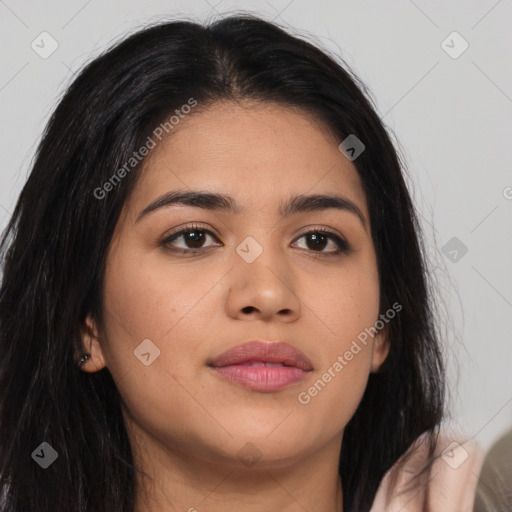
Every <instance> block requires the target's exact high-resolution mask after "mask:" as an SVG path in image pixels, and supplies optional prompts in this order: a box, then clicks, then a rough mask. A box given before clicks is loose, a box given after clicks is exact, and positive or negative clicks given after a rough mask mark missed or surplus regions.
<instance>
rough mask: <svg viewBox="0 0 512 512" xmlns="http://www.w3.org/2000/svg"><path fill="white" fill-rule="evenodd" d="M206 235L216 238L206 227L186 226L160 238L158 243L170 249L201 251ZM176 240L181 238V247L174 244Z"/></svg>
mask: <svg viewBox="0 0 512 512" xmlns="http://www.w3.org/2000/svg"><path fill="white" fill-rule="evenodd" d="M208 237H212V238H214V239H215V240H216V239H217V238H216V237H215V235H214V234H213V233H212V232H211V231H209V230H208V229H204V228H201V227H199V226H188V227H186V228H183V229H181V230H179V231H177V232H175V233H172V234H171V235H169V236H168V237H166V238H165V239H164V240H162V242H161V244H160V245H162V246H164V247H165V248H167V249H169V250H170V251H174V252H179V253H183V254H186V253H188V254H194V253H198V252H202V251H203V249H205V247H204V244H205V241H206V240H207V238H208ZM178 240H182V245H181V247H179V246H178V247H177V246H176V241H178ZM183 244H184V245H183ZM207 247H208V246H207Z"/></svg>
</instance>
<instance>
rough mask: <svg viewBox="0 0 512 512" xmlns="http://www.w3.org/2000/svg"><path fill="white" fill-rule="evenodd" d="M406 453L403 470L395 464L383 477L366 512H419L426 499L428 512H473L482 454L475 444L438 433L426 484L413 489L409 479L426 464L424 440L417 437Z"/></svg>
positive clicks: (458, 437) (426, 450)
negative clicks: (370, 506)
mask: <svg viewBox="0 0 512 512" xmlns="http://www.w3.org/2000/svg"><path fill="white" fill-rule="evenodd" d="M410 452H411V453H412V457H411V458H410V459H409V461H408V462H407V463H406V464H405V466H404V467H403V468H401V469H400V468H398V463H397V464H395V465H394V466H393V467H392V468H391V469H390V470H389V471H388V472H387V473H386V475H385V476H384V478H383V480H382V481H381V484H380V486H379V488H378V490H377V494H376V496H375V499H374V502H373V504H372V508H371V510H370V512H423V507H424V504H425V502H426V500H427V498H428V504H429V506H428V509H427V510H428V512H473V502H474V497H475V490H476V485H477V482H478V476H479V473H480V469H481V467H482V462H483V451H482V450H481V448H480V447H479V446H478V445H477V444H476V443H474V442H472V441H467V440H466V441H464V440H463V439H461V438H460V436H454V435H450V434H449V433H441V434H440V435H439V437H438V442H437V445H436V450H435V453H434V455H433V458H434V459H435V460H434V462H433V464H432V468H431V471H430V474H427V476H426V480H425V482H426V483H425V484H424V485H422V486H415V487H413V488H411V480H410V479H411V477H413V476H414V475H417V474H418V473H420V471H421V469H422V467H424V465H426V464H427V462H428V446H427V443H426V437H423V436H422V437H420V438H419V439H418V440H417V442H416V443H415V444H414V446H413V447H412V448H411V449H410ZM395 478H396V481H393V480H394V479H395ZM500 512H501V511H500Z"/></svg>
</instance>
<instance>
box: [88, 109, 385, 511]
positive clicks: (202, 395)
mask: <svg viewBox="0 0 512 512" xmlns="http://www.w3.org/2000/svg"><path fill="white" fill-rule="evenodd" d="M340 142H341V141H339V140H337V138H336V137H334V136H333V135H332V134H331V133H330V132H329V131H328V130H327V129H326V127H325V126H324V125H322V124H321V123H319V122H318V121H316V120H315V119H314V118H312V117H311V116H309V115H307V114H306V113H304V112H300V111H298V110H292V109H291V108H289V107H286V106H282V105H276V104H271V103H254V102H249V101H243V102H240V103H234V102H224V103H215V104H213V105H212V106H210V107H209V108H208V109H206V110H204V111H197V112H195V113H194V114H191V115H189V116H187V117H186V118H185V119H183V120H181V122H180V125H179V126H177V127H176V129H175V130H174V131H173V132H172V133H171V136H169V137H168V138H167V139H165V140H164V142H163V143H161V144H160V145H159V146H157V147H156V148H155V149H153V150H152V151H151V153H150V155H149V156H148V158H147V159H146V161H145V165H144V167H143V169H142V172H141V175H140V178H139V180H138V181H137V184H136V186H135V188H134V191H133V194H132V195H131V197H130V198H129V200H128V201H127V203H126V204H125V206H124V209H123V212H122V215H121V217H120V219H119V222H118V225H117V227H116V230H115V233H114V237H113V240H112V243H111V246H110V250H109V253H108V258H107V266H106V274H105V291H104V293H105V315H104V316H105V321H104V323H103V324H102V325H99V324H98V323H97V322H95V320H94V318H92V317H90V316H89V317H88V318H87V322H86V328H85V329H84V336H83V342H84V347H85V349H86V350H87V351H88V352H90V353H91V358H90V359H89V360H88V361H87V362H86V364H85V365H84V366H83V370H84V371H86V372H94V371H98V370H100V369H101V368H103V367H104V366H107V367H108V369H109V371H110V372H111V374H112V376H113V378H114V381H115V383H116V385H117V387H118V389H119V391H120V394H121V397H122V406H123V414H124V417H125V420H126V425H127V430H128V434H129V437H130V442H131V445H132V449H133V452H134V458H135V465H136V466H137V467H139V468H141V469H142V470H143V471H144V472H145V473H146V474H147V476H139V477H138V486H137V503H136V511H137V512H153V511H160V512H162V511H163V512H167V511H178V510H179V511H189V512H193V511H194V510H197V511H205V510H208V511H209V512H217V511H221V510H222V511H223V512H229V511H231V510H237V511H238V510H244V511H248V512H263V511H268V510H281V511H284V512H292V511H294V512H295V511H303V510H308V511H311V512H312V511H316V510H318V511H320V510H321V511H323V512H334V511H338V512H339V511H342V510H343V504H342V493H341V489H342V482H341V481H340V478H339V475H338V461H339V453H340V448H341V442H342V439H343V431H344V428H345V425H346V424H347V423H348V421H349V420H350V418H351V417H352V415H353V414H354V412H355V410H356V408H357V406H358V404H359V402H360V400H361V398H362V395H363V393H364V390H365V387H366V384H367V380H368V376H369V373H370V372H375V371H378V369H379V367H380V366H381V364H382V363H383V361H384V360H385V358H386V356H387V353H388V350H389V343H388V341H387V337H386V329H384V330H383V331H381V332H380V333H379V334H378V335H377V336H375V337H374V338H369V342H368V344H367V346H366V347H364V346H362V350H361V351H360V352H359V353H358V354H357V355H355V356H354V358H353V359H352V360H351V361H350V362H348V364H347V365H346V366H345V367H344V368H343V370H342V371H341V372H339V373H337V374H336V377H335V378H332V380H331V382H329V383H328V384H327V385H326V386H325V387H324V388H323V389H322V390H321V392H319V393H318V395H317V396H315V397H312V398H311V401H310V402H309V403H308V404H306V405H304V404H301V403H300V402H299V401H298V399H297V395H298V393H299V392H301V391H307V390H308V388H310V387H311V386H312V385H313V383H314V382H315V381H317V380H318V379H319V378H321V376H322V374H323V373H324V372H325V371H326V370H327V369H328V368H329V367H332V365H333V364H334V362H335V361H336V360H337V357H338V356H339V355H343V354H344V353H345V352H346V351H347V350H348V349H349V348H350V346H351V344H352V342H353V341H354V340H355V339H356V337H357V335H358V334H360V333H361V332H362V331H364V329H365V328H367V327H369V326H373V325H374V324H375V322H376V320H377V319H378V316H379V299H378V297H379V279H378V272H377V261H376V256H375V251H374V247H373V242H372V238H371V235H370V223H369V216H368V209H367V204H366V198H365V194H364V191H363V189H362V185H361V182H360V179H359V177H358V174H357V172H356V169H355V167H354V165H353V163H351V162H350V161H349V160H348V159H347V158H346V157H345V156H344V155H343V154H342V153H341V152H340V151H339V150H338V145H339V143H340ZM176 189H182V190H189V189H194V190H202V191H208V192H218V193H223V194H229V195H230V196H233V197H234V198H235V199H236V200H237V202H239V203H240V204H241V205H242V206H243V211H242V212H241V213H237V214H235V213H231V212H223V211H207V210H203V209H200V208H197V207H191V206H183V205H171V206H166V207H163V208H160V209H158V210H155V211H153V212H152V213H149V214H148V215H146V216H144V217H143V218H142V219H140V220H139V221H138V222H137V217H138V215H139V213H140V212H141V211H142V210H143V209H144V208H146V207H147V206H148V205H149V204H150V203H151V202H152V201H154V200H155V199H156V198H157V197H159V196H161V195H162V194H165V193H167V192H169V191H171V190H176ZM332 193H337V194H339V195H343V196H344V197H346V198H347V199H350V201H352V202H353V203H355V204H356V205H357V206H358V208H359V209H360V210H361V212H362V213H363V216H364V219H365V225H363V223H362V222H361V221H360V220H359V219H358V217H357V216H356V215H354V214H353V213H351V212H349V211H342V210H338V209H326V210H321V211H313V212H308V213H298V214H294V215H292V216H290V217H283V218H281V217H279V216H278V213H277V209H278V206H279V205H280V203H281V202H282V201H285V200H287V199H289V198H290V197H291V196H294V195H298V194H332ZM191 223H196V224H199V225H200V229H208V230H210V231H212V232H213V233H214V235H215V236H211V235H207V236H206V238H205V240H204V242H203V245H202V246H201V244H199V245H195V246H194V245H190V244H189V245H187V241H186V240H185V239H184V237H183V236H181V237H179V238H177V239H175V240H174V242H171V243H170V244H169V246H168V247H167V248H165V247H162V246H161V245H159V242H160V241H161V240H163V239H164V238H165V237H166V236H168V235H169V233H170V232H171V230H172V229H173V228H176V227H180V228H181V227H185V226H184V225H189V224H191ZM305 228H308V229H309V228H326V229H328V230H329V231H332V232H333V233H334V234H335V235H338V236H340V237H341V238H342V239H345V240H346V241H347V242H348V243H349V245H350V247H351V248H352V251H351V252H350V253H348V254H347V253H343V252H341V253H340V254H338V255H335V256H331V257H329V256H326V257H322V254H327V253H331V254H332V253H333V252H335V251H336V249H337V246H336V243H335V242H334V240H332V239H327V241H326V242H325V243H324V245H322V246H320V247H319V248H317V246H315V245H314V244H312V243H311V237H310V236H303V233H304V231H307V230H308V229H305ZM248 236H251V237H253V238H254V239H255V240H256V241H257V242H258V243H259V245H260V246H261V247H262V248H263V252H262V254H261V255H260V256H259V257H257V258H256V260H255V261H253V262H252V263H247V262H246V261H245V260H244V259H242V258H241V257H240V255H239V254H238V253H237V252H236V248H237V246H238V245H239V244H240V243H241V242H242V241H243V240H244V239H245V238H246V237H248ZM169 247H170V248H172V247H174V248H176V249H178V250H179V249H180V248H181V249H189V250H190V249H192V248H194V247H196V248H197V247H199V248H201V247H203V249H202V250H203V252H202V253H199V254H194V255H184V254H179V253H173V252H171V250H170V248H169ZM145 339H150V340H151V341H152V342H153V343H154V344H155V345H156V346H157V347H158V348H159V350H160V355H159V357H157V358H156V359H155V360H154V361H153V362H152V363H151V364H150V365H148V366H145V365H144V364H142V363H141V361H140V360H139V359H138V358H137V357H135V356H134V350H135V349H136V348H137V346H138V345H139V344H140V343H141V342H142V340H145ZM255 339H260V340H264V341H277V340H280V341H285V342H287V343H289V344H291V345H292V346H294V347H296V348H297V349H299V350H301V351H302V352H304V353H305V354H306V355H307V356H308V357H309V358H310V360H311V362H312V364H313V367H314V369H313V371H311V372H309V373H308V374H307V376H306V377H305V379H304V380H302V381H301V382H299V383H295V384H293V385H291V386H290V387H288V388H286V389H283V390H280V391H276V392H259V391H254V390H250V389H247V388H244V387H241V386H238V385H235V384H232V383H229V382H227V381H225V380H224V379H223V378H222V377H221V376H219V375H218V374H217V373H215V372H214V371H213V370H211V368H209V367H208V366H207V361H208V360H209V359H210V358H212V357H214V356H217V355H219V354H221V353H222V352H224V351H225V350H227V349H229V348H231V347H234V346H236V345H238V344H240V343H243V342H245V341H249V340H255ZM246 443H252V445H253V447H250V448H247V447H246V450H247V449H249V451H250V452H251V453H253V454H254V456H255V457H256V458H257V457H260V458H259V460H257V462H256V463H255V464H254V465H252V466H250V467H249V466H248V465H247V464H245V463H243V462H242V461H241V460H240V459H239V456H238V454H239V451H240V450H241V449H242V448H243V447H244V445H246ZM254 447H255V448H254Z"/></svg>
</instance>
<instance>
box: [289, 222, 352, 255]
mask: <svg viewBox="0 0 512 512" xmlns="http://www.w3.org/2000/svg"><path fill="white" fill-rule="evenodd" d="M301 238H306V240H307V241H306V245H307V247H306V249H310V250H312V251H313V252H316V253H318V256H321V257H324V256H338V255H339V254H343V253H349V252H350V251H351V247H350V245H349V244H348V243H347V242H346V241H345V240H343V239H342V238H341V237H339V236H338V235H336V234H335V233H333V232H331V231H329V230H327V229H324V228H318V229H311V230H309V231H306V232H305V233H302V235H301V236H300V237H299V238H298V239H299V240H300V239H301ZM329 242H331V246H334V250H331V251H323V249H324V248H325V247H327V246H328V244H329Z"/></svg>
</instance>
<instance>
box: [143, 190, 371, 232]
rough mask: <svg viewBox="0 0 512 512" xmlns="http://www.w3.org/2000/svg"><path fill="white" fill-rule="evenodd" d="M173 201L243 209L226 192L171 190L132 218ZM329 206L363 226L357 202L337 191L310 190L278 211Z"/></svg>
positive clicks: (217, 208) (285, 212) (234, 210)
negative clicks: (350, 216) (327, 192)
mask: <svg viewBox="0 0 512 512" xmlns="http://www.w3.org/2000/svg"><path fill="white" fill-rule="evenodd" d="M175 204H179V205H184V206H192V207H195V208H202V209H204V210H211V211H225V212H230V213H234V214H237V213H241V212H242V211H243V208H242V207H241V206H240V205H239V204H238V203H237V202H236V200H235V199H234V198H233V197H231V196H228V195H225V194H218V193H213V192H201V191H197V190H186V191H179V190H173V191H170V192H167V193H166V194H164V195H162V196H160V197H158V198H156V199H155V200H154V201H152V202H151V203H150V204H149V205H148V206H146V208H144V210H142V211H141V212H140V213H139V215H138V216H137V219H136V221H135V222H139V221H140V220H141V219H142V218H143V217H145V216H146V215H148V214H149V213H151V212H154V211H155V210H158V209H160V208H163V207H165V206H170V205H175ZM331 208H333V209H337V210H343V211H347V212H350V213H353V214H354V215H356V216H357V217H358V218H359V220H360V221H361V223H362V224H363V226H364V227H365V228H366V221H365V217H364V215H363V213H362V212H361V210H360V209H359V208H358V206H357V205H356V204H355V203H353V202H352V201H350V200H349V199H347V198H345V197H342V196H339V195H330V194H313V195H298V196H294V197H292V198H291V199H289V200H287V201H286V202H282V203H281V205H280V208H279V215H280V216H281V217H289V216H291V215H293V214H297V213H305V212H313V211H320V210H328V209H331Z"/></svg>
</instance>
